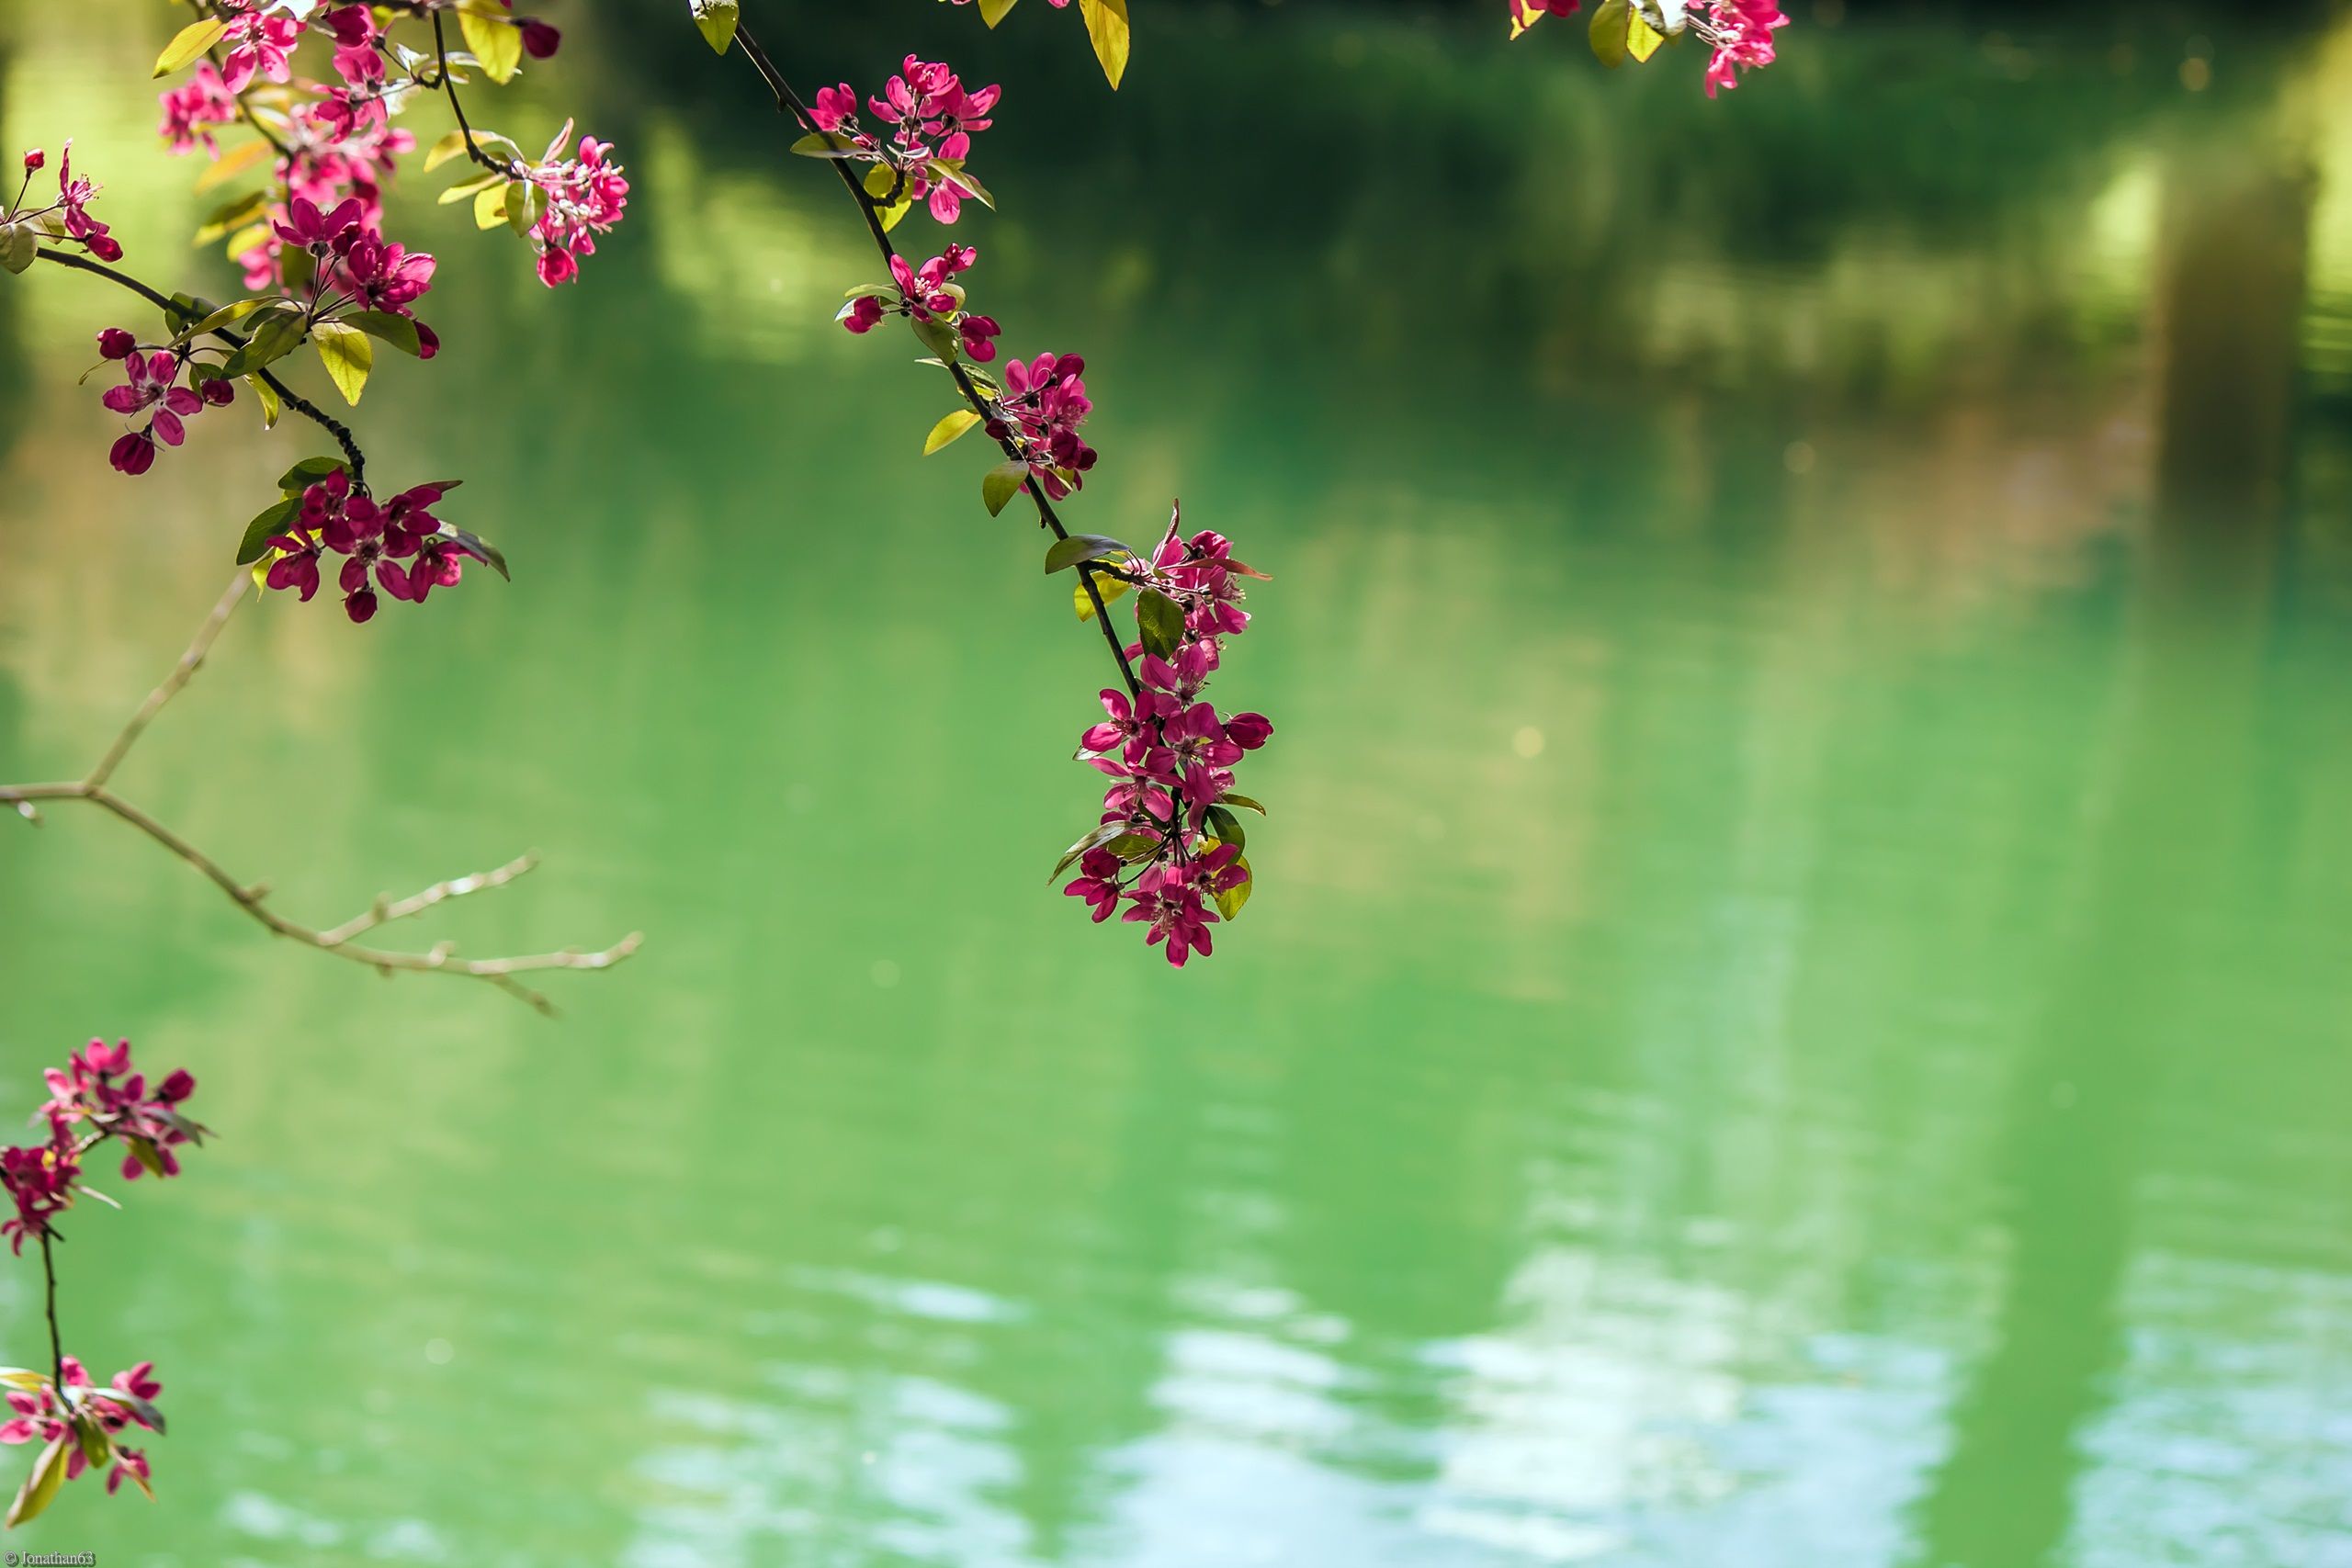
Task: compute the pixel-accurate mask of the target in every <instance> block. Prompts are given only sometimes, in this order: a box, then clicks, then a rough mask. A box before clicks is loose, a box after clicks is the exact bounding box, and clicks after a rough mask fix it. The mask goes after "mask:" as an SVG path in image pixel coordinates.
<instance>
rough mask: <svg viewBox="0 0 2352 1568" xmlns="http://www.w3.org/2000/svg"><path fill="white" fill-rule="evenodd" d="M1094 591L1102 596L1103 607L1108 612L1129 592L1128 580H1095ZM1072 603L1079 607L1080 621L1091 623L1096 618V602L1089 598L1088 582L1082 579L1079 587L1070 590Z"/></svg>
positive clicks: (1114, 578)
mask: <svg viewBox="0 0 2352 1568" xmlns="http://www.w3.org/2000/svg"><path fill="white" fill-rule="evenodd" d="M1094 591H1095V592H1097V593H1100V594H1102V595H1103V608H1104V609H1106V610H1107V609H1109V608H1110V607H1111V606H1112V605H1113V604H1116V603H1117V602H1118V600H1119V596H1120V595H1121V594H1123V593H1125V592H1127V583H1126V580H1125V578H1119V577H1098V578H1096V579H1095V580H1094ZM1070 603H1071V604H1074V605H1076V606H1077V608H1078V618H1079V619H1080V620H1081V621H1091V620H1092V619H1093V618H1094V601H1093V600H1092V599H1091V598H1089V597H1088V596H1087V592H1086V582H1085V580H1084V579H1083V578H1080V581H1079V583H1078V586H1077V587H1075V588H1073V589H1071V590H1070Z"/></svg>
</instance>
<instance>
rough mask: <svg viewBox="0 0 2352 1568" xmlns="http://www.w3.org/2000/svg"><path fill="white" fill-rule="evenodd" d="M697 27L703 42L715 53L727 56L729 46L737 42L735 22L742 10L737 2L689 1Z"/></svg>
mask: <svg viewBox="0 0 2352 1568" xmlns="http://www.w3.org/2000/svg"><path fill="white" fill-rule="evenodd" d="M689 4H690V5H691V6H692V8H693V10H694V15H695V28H696V30H698V31H699V32H700V33H701V34H702V40H703V42H705V43H707V44H708V45H710V47H711V50H712V51H713V52H714V53H718V54H725V53H726V52H727V46H728V45H729V44H731V43H733V42H734V41H735V22H736V18H737V16H738V14H739V10H740V8H739V7H738V6H737V5H736V0H689Z"/></svg>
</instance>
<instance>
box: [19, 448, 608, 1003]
mask: <svg viewBox="0 0 2352 1568" xmlns="http://www.w3.org/2000/svg"><path fill="white" fill-rule="evenodd" d="M288 477H289V479H290V478H293V477H294V476H288ZM251 592H252V584H251V582H250V581H249V578H248V575H247V573H246V572H244V571H243V570H240V571H239V572H238V573H237V575H236V576H235V577H233V578H232V579H231V580H230V582H229V586H228V590H227V592H223V593H222V594H221V595H220V603H218V604H215V605H213V607H212V613H211V614H210V615H208V616H206V617H205V621H204V625H203V626H200V627H198V630H197V634H196V637H195V638H194V639H193V640H192V641H190V642H189V644H188V646H187V651H185V652H183V653H182V654H181V655H180V658H179V661H178V663H176V664H175V665H174V666H173V667H172V672H171V673H170V674H169V675H168V676H166V677H164V681H163V682H162V683H161V684H160V685H158V686H157V687H156V688H155V689H154V690H153V692H151V693H149V694H148V696H147V700H146V701H145V702H143V703H141V705H140V706H139V711H138V712H136V713H134V714H132V715H131V716H130V720H129V721H128V722H127V723H126V724H124V726H123V728H122V730H121V732H120V733H119V734H118V735H117V736H116V737H115V739H114V741H113V743H112V744H111V745H109V746H108V747H107V750H106V752H105V754H104V755H103V756H101V757H100V758H99V759H98V761H97V762H96V765H95V766H93V767H92V768H91V770H90V771H89V772H88V773H85V774H84V775H83V776H82V777H81V778H79V779H76V780H72V781H67V782H62V783H54V784H0V806H11V807H15V808H16V810H17V813H18V814H19V815H21V816H22V817H23V818H25V819H26V820H27V821H28V822H31V823H34V824H36V825H38V824H39V823H40V807H42V806H43V805H47V804H51V803H56V802H79V803H81V804H83V805H87V806H93V807H97V808H98V809H99V810H101V811H104V812H106V813H107V814H108V815H109V816H111V817H113V818H116V819H117V820H118V821H120V822H123V823H126V824H128V825H129V826H130V827H131V828H134V829H137V830H138V831H140V832H141V833H143V834H145V835H146V836H147V837H148V838H149V839H152V840H154V841H155V842H156V843H157V844H160V845H162V846H163V847H164V849H165V850H168V851H170V852H171V853H173V854H174V855H175V856H177V857H178V858H179V859H180V860H182V861H184V862H186V863H187V864H188V865H190V866H192V867H194V868H195V869H196V870H197V871H198V872H200V873H202V874H203V875H204V876H205V877H206V878H207V879H208V880H209V881H210V882H211V883H212V885H213V886H216V887H218V888H220V891H221V892H222V893H224V894H226V895H227V896H228V897H229V899H230V901H231V902H232V903H234V904H235V905H236V906H237V908H240V909H243V911H244V912H245V913H246V914H247V915H249V916H251V917H252V918H253V919H254V920H256V921H258V922H259V923H260V924H261V925H262V926H263V927H265V928H266V929H267V930H268V931H270V932H271V933H273V934H274V935H277V936H281V937H286V938H288V939H290V940H292V941H294V942H300V943H301V944H302V945H303V946H305V947H312V948H316V949H318V950H319V951H320V952H322V953H330V954H332V955H334V957H337V958H342V959H347V960H349V961H350V962H352V963H354V964H365V965H366V966H367V967H368V968H370V969H373V970H375V971H376V972H377V973H379V974H380V975H383V976H387V977H390V976H393V975H398V974H423V975H455V976H461V977H464V978H467V979H474V980H480V981H481V982H482V983H484V984H485V985H489V986H493V987H497V988H498V989H499V990H502V991H503V992H505V993H506V994H507V995H509V996H511V997H514V998H516V999H518V1000H520V1001H523V1002H526V1003H528V1004H529V1005H530V1006H531V1007H532V1008H534V1009H536V1010H537V1011H539V1012H541V1013H543V1014H548V1015H552V1014H553V1013H554V1011H555V1006H554V1004H553V1003H552V1002H550V1001H549V1000H548V998H547V997H545V996H544V995H542V994H541V993H540V992H538V991H537V990H535V989H533V988H532V987H530V986H528V985H526V984H525V983H524V982H523V981H522V980H521V979H520V978H518V976H525V975H536V974H541V973H546V972H548V971H553V970H567V969H568V970H582V971H593V970H601V969H609V968H611V967H612V966H613V965H615V964H619V963H621V962H622V961H623V960H625V959H627V958H628V956H629V955H630V954H631V953H635V952H636V951H637V949H638V946H639V943H640V942H642V941H643V938H642V936H641V935H640V934H639V933H636V932H631V933H630V934H629V935H628V937H626V938H624V939H623V940H622V941H620V942H616V943H614V944H613V945H612V946H610V947H607V948H604V949H601V950H599V951H596V952H593V953H591V952H583V951H582V950H581V949H578V948H566V949H564V950H563V951H561V952H559V953H528V954H524V955H520V956H513V957H496V958H464V957H460V956H458V950H457V947H456V945H455V944H454V943H450V942H441V943H439V944H437V945H435V946H434V947H432V948H431V949H429V950H427V951H425V952H423V953H411V952H401V951H397V950H394V949H389V948H380V947H374V946H368V945H363V944H362V943H360V942H358V941H356V939H357V938H358V937H361V936H364V935H366V934H367V933H368V932H369V931H374V930H376V929H377V928H378V927H379V926H384V925H389V924H390V923H391V922H393V921H395V920H402V919H408V918H409V917H411V916H413V915H420V914H423V913H424V911H426V910H427V909H430V908H434V907H435V905H438V904H442V903H445V902H447V900H449V899H451V898H459V897H465V896H466V895H468V894H471V893H482V892H488V891H491V890H492V889H495V888H499V887H503V886H506V885H507V884H508V883H510V882H513V881H514V880H515V878H516V877H519V876H521V875H523V874H526V873H527V872H529V871H530V870H531V869H533V867H535V866H536V865H537V859H536V858H535V857H533V856H529V855H526V856H524V857H523V858H522V859H520V860H517V861H515V862H513V863H510V864H507V865H504V866H502V867H500V868H499V869H498V870H496V871H493V872H487V873H482V874H476V875H471V876H461V877H453V878H451V879H450V880H448V881H446V882H441V883H436V884H435V886H431V887H428V888H426V889H425V890H424V892H422V893H418V894H415V895H413V896H412V897H406V898H401V899H398V900H394V899H392V898H390V897H389V896H383V897H378V898H377V900H376V901H375V902H374V903H373V904H372V905H370V906H369V907H368V909H366V910H364V911H363V912H361V913H360V914H358V915H355V916H353V917H352V918H351V919H347V920H345V921H344V922H343V923H341V924H340V925H336V926H331V927H327V928H324V929H321V928H316V927H311V926H306V925H302V924H300V922H298V921H295V920H291V919H287V918H286V917H285V916H283V915H281V914H279V913H278V912H277V910H276V909H275V908H271V906H270V903H269V889H268V888H267V887H266V886H256V885H250V884H247V883H245V882H243V881H242V880H240V879H239V878H237V877H236V876H234V875H232V874H230V872H229V871H228V869H227V868H226V867H224V866H223V865H221V863H220V862H219V861H217V860H215V859H213V858H212V857H211V856H210V855H209V854H207V853H205V852H203V851H202V850H199V849H198V848H197V847H196V846H195V845H194V844H193V843H191V842H189V841H188V840H187V839H186V838H184V837H183V836H182V835H181V834H179V833H178V832H176V831H175V830H174V829H171V828H168V827H166V826H165V825H164V823H162V822H161V821H158V820H157V819H156V818H154V817H153V816H151V815H149V814H148V813H147V812H146V811H145V810H143V809H141V807H137V806H135V805H133V804H131V803H130V801H128V800H126V799H124V798H123V797H122V796H121V795H118V794H117V793H116V792H115V790H114V788H113V787H112V784H111V781H112V779H113V777H114V773H115V770H116V769H117V768H118V767H119V766H120V765H121V762H122V761H123V759H124V758H125V757H127V756H128V755H130V750H131V748H132V747H133V746H135V745H137V744H138V742H139V739H140V738H141V736H142V735H144V734H145V733H146V731H147V727H148V726H149V725H151V724H153V722H154V720H155V716H157V715H158V714H160V713H162V712H163V710H164V707H165V706H166V705H168V704H169V703H170V702H171V701H172V699H173V698H174V697H175V696H177V695H178V694H180V692H181V691H182V690H183V689H184V688H185V687H186V686H187V683H188V682H189V680H190V679H191V678H193V677H194V676H195V674H196V672H197V671H198V669H199V668H201V667H202V665H203V663H204V660H205V658H206V656H207V655H208V654H209V653H210V652H211V650H212V644H213V642H214V641H215V640H216V639H217V638H218V637H220V632H221V629H222V628H223V627H225V626H227V625H228V624H229V618H230V617H231V616H232V615H235V614H236V611H237V607H238V605H240V604H243V602H244V601H245V599H246V598H248V597H249V596H250V595H251Z"/></svg>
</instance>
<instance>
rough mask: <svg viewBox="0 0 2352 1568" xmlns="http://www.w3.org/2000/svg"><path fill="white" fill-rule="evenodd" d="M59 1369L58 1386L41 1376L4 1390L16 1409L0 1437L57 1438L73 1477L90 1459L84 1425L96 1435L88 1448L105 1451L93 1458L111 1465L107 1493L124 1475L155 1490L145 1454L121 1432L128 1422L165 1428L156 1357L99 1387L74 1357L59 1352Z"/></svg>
mask: <svg viewBox="0 0 2352 1568" xmlns="http://www.w3.org/2000/svg"><path fill="white" fill-rule="evenodd" d="M63 1371H64V1374H65V1386H64V1387H63V1388H62V1389H59V1388H56V1387H53V1386H52V1385H51V1381H50V1380H49V1379H47V1378H42V1379H40V1382H39V1383H38V1384H37V1385H36V1386H35V1387H32V1388H29V1389H26V1388H13V1389H11V1390H10V1391H9V1393H8V1396H7V1397H8V1408H9V1409H10V1410H13V1411H15V1412H16V1415H15V1416H14V1417H13V1418H12V1419H10V1420H7V1421H5V1422H0V1443H32V1442H40V1443H62V1444H64V1445H65V1447H64V1464H65V1479H66V1480H68V1481H78V1480H80V1479H81V1478H82V1475H83V1473H84V1472H86V1471H88V1470H89V1469H91V1468H92V1464H93V1461H92V1460H91V1458H90V1456H89V1451H88V1450H87V1449H85V1435H84V1429H85V1428H86V1429H88V1430H89V1431H90V1432H92V1433H95V1434H96V1441H95V1442H91V1443H90V1444H89V1448H94V1449H95V1450H96V1451H97V1452H98V1453H100V1454H102V1455H103V1456H104V1458H103V1459H102V1460H100V1461H96V1462H98V1463H102V1464H107V1465H109V1467H110V1468H108V1470H107V1496H109V1497H111V1496H113V1495H115V1493H116V1492H117V1491H118V1490H119V1489H120V1487H121V1485H122V1483H123V1479H124V1477H126V1476H128V1477H129V1478H130V1483H131V1484H132V1485H134V1486H136V1487H138V1488H139V1490H140V1491H141V1492H144V1493H146V1494H147V1495H148V1496H149V1497H150V1498H151V1499H152V1498H153V1496H154V1495H155V1494H154V1492H153V1488H152V1487H151V1486H150V1485H149V1484H148V1477H149V1476H150V1475H151V1474H152V1473H153V1472H152V1471H151V1470H150V1468H149V1466H148V1462H147V1455H146V1453H145V1452H144V1451H143V1450H139V1449H134V1448H128V1447H125V1446H124V1445H123V1443H122V1442H121V1441H120V1437H121V1434H122V1433H124V1432H125V1431H128V1430H129V1429H130V1428H131V1427H141V1428H142V1429H143V1430H146V1431H150V1432H161V1431H162V1430H163V1429H164V1427H163V1421H164V1417H163V1416H162V1414H161V1413H160V1412H159V1411H157V1410H156V1408H155V1397H156V1396H157V1395H158V1394H160V1393H163V1392H164V1385H163V1384H162V1383H161V1382H157V1381H156V1379H155V1363H154V1362H153V1361H141V1362H140V1363H139V1364H138V1365H137V1366H135V1367H132V1368H130V1369H129V1370H127V1371H119V1372H117V1373H115V1375H114V1377H113V1379H112V1380H111V1381H110V1382H108V1383H107V1386H106V1387H105V1388H103V1389H98V1388H93V1387H92V1386H91V1383H90V1374H89V1373H88V1372H87V1371H85V1370H84V1369H83V1366H82V1363H81V1361H80V1360H79V1359H76V1358H74V1357H72V1356H67V1357H65V1358H64V1366H63ZM36 1375H37V1374H36ZM22 1376H23V1374H18V1379H17V1380H12V1381H20V1380H21V1378H22Z"/></svg>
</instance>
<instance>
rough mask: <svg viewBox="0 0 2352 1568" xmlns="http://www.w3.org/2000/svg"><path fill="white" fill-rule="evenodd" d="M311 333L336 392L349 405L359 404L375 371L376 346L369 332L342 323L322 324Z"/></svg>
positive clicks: (320, 359) (328, 322)
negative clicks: (372, 372) (371, 374)
mask: <svg viewBox="0 0 2352 1568" xmlns="http://www.w3.org/2000/svg"><path fill="white" fill-rule="evenodd" d="M311 339H312V341H313V342H314V343H316V344H318V349H319V363H320V364H322V365H323V366H325V367H327V375H328V377H329V378H331V379H332V380H333V381H334V389H335V390H336V391H338V392H341V393H342V394H343V400H344V401H345V402H346V403H356V402H357V401H358V400H359V394H360V392H361V391H362V390H364V389H366V387H367V385H368V371H370V370H372V369H374V368H375V365H376V345H375V344H373V343H371V342H369V341H368V334H367V333H363V332H361V331H360V330H359V329H358V328H357V327H353V326H345V324H344V323H343V322H341V321H321V322H320V323H319V324H318V325H317V326H315V327H313V328H311Z"/></svg>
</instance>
